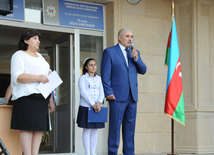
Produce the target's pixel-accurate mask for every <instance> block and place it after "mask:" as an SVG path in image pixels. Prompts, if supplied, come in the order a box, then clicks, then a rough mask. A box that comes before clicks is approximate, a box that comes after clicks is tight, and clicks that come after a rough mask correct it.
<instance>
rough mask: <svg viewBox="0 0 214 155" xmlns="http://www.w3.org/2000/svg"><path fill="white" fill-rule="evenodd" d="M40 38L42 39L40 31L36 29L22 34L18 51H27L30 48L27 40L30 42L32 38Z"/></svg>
mask: <svg viewBox="0 0 214 155" xmlns="http://www.w3.org/2000/svg"><path fill="white" fill-rule="evenodd" d="M34 36H38V37H39V38H40V37H41V34H40V33H39V31H37V30H35V29H28V30H26V31H24V32H23V33H22V34H21V37H20V39H19V44H18V50H23V51H26V50H27V48H28V44H26V43H25V40H29V39H30V38H31V37H34Z"/></svg>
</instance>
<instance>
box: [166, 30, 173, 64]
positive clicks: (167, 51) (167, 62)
mask: <svg viewBox="0 0 214 155" xmlns="http://www.w3.org/2000/svg"><path fill="white" fill-rule="evenodd" d="M171 34H172V30H171V31H170V33H169V37H168V43H167V47H166V57H165V65H167V66H168V64H169V53H170V44H171Z"/></svg>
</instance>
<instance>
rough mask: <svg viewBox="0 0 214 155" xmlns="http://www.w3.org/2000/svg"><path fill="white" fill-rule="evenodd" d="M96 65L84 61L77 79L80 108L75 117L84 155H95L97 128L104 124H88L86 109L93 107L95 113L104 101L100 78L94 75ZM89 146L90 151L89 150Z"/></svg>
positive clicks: (94, 62) (89, 59)
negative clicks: (81, 129)
mask: <svg viewBox="0 0 214 155" xmlns="http://www.w3.org/2000/svg"><path fill="white" fill-rule="evenodd" d="M96 71H97V65H96V61H95V60H94V59H93V58H87V59H85V61H84V63H83V75H82V76H81V77H80V79H79V90H80V95H81V98H80V106H79V111H78V116H77V124H78V127H80V128H83V134H82V141H83V145H84V148H85V152H86V155H90V152H91V155H96V154H95V150H96V147H97V140H98V128H104V125H105V124H104V123H88V122H87V120H88V108H89V107H93V108H94V110H95V112H99V111H100V110H101V103H102V102H103V99H104V92H103V86H102V82H101V78H100V76H98V75H97V74H96ZM89 146H90V148H91V149H89Z"/></svg>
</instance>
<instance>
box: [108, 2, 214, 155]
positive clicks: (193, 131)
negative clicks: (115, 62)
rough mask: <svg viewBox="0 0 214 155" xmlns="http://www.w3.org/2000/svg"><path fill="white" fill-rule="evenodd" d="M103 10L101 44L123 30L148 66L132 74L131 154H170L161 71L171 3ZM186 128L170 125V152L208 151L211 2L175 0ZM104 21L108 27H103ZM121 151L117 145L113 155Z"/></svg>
mask: <svg viewBox="0 0 214 155" xmlns="http://www.w3.org/2000/svg"><path fill="white" fill-rule="evenodd" d="M112 1H113V2H114V3H111V4H108V5H107V7H106V10H107V27H106V29H107V46H112V45H113V44H116V43H117V32H118V31H119V30H120V29H121V28H124V27H127V28H130V29H131V30H132V31H133V33H134V43H135V47H136V48H137V49H138V50H139V51H140V53H141V57H142V59H143V60H144V62H145V63H146V65H147V67H148V71H147V73H146V75H144V76H141V75H139V76H138V78H139V79H138V81H139V101H138V113H137V124H136V133H135V150H136V154H140V153H167V152H170V151H171V147H170V145H171V141H170V140H171V131H170V128H171V122H170V118H168V117H167V116H165V115H164V113H163V111H164V101H165V88H166V74H167V68H166V67H165V66H164V65H163V64H164V58H165V50H166V43H167V37H168V34H169V31H170V25H171V0H141V2H140V3H139V4H137V5H131V4H129V3H128V2H127V1H126V0H112ZM175 19H176V25H177V34H178V42H179V47H180V59H181V69H182V79H183V92H184V102H185V115H186V126H185V127H184V126H182V125H180V124H178V123H177V122H175V152H177V153H198V154H201V153H214V132H213V131H214V113H213V112H214V95H213V93H214V84H213V78H214V61H213V59H214V53H213V51H214V44H213V42H214V1H213V0H175ZM108 22H109V23H108ZM121 152H122V141H121V144H120V149H119V153H121Z"/></svg>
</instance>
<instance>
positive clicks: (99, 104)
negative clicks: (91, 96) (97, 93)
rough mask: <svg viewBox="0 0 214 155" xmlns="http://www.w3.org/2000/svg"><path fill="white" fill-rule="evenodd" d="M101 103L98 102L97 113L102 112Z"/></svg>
mask: <svg viewBox="0 0 214 155" xmlns="http://www.w3.org/2000/svg"><path fill="white" fill-rule="evenodd" d="M101 104H102V103H101V102H98V103H97V104H96V105H97V112H100V110H101Z"/></svg>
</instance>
